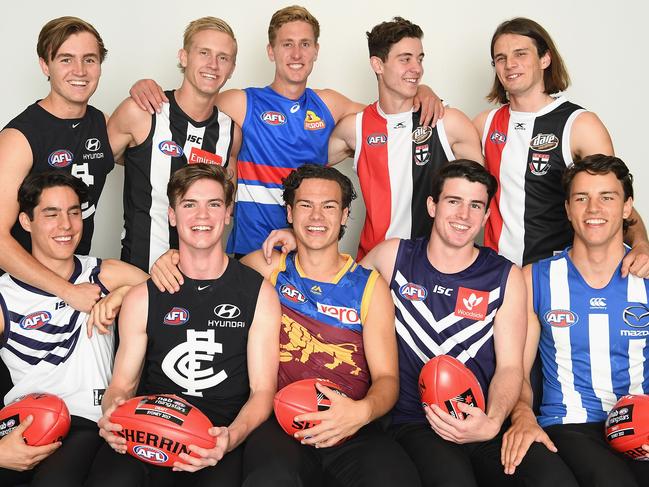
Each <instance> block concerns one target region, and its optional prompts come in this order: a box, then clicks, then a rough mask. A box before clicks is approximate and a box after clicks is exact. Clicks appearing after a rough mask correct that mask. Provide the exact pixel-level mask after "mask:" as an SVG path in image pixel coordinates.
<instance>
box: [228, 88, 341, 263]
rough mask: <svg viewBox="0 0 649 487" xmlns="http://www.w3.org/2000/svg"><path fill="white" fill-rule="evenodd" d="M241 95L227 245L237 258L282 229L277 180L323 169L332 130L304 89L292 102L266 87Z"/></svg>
mask: <svg viewBox="0 0 649 487" xmlns="http://www.w3.org/2000/svg"><path fill="white" fill-rule="evenodd" d="M245 92H246V103H247V108H246V118H245V119H244V122H243V127H242V133H243V142H242V145H241V150H240V151H239V159H238V162H237V173H238V183H237V201H236V204H235V210H234V217H235V218H234V225H233V227H232V233H231V234H230V237H229V239H228V245H227V251H228V252H229V253H237V254H247V253H249V252H252V251H253V250H257V249H259V248H261V244H262V243H263V241H264V240H265V239H266V237H268V234H269V233H270V232H271V231H272V230H275V229H277V228H284V227H286V210H285V208H284V200H283V199H282V179H283V178H285V177H286V176H288V175H289V173H290V172H291V171H292V170H293V169H296V168H298V167H300V166H302V165H304V164H321V165H325V164H326V163H327V156H328V143H329V136H330V135H331V132H332V131H333V129H334V126H335V122H334V119H333V117H332V115H331V113H330V112H329V108H327V105H326V104H325V103H324V102H323V101H322V100H321V99H320V97H319V96H318V95H317V94H316V93H315V92H314V91H313V90H311V89H309V88H307V89H306V90H305V91H304V93H303V94H302V96H301V97H300V98H298V99H297V100H290V99H288V98H286V97H284V96H282V95H280V94H278V93H276V92H275V91H273V90H272V89H271V88H270V87H269V86H267V87H265V88H246V90H245Z"/></svg>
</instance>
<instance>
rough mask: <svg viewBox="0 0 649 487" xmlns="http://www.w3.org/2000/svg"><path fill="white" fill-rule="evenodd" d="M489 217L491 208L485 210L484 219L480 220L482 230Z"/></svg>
mask: <svg viewBox="0 0 649 487" xmlns="http://www.w3.org/2000/svg"><path fill="white" fill-rule="evenodd" d="M489 215H491V207H489V208H487V211H485V214H484V218H483V219H482V228H484V226H485V225H486V224H487V220H488V219H489Z"/></svg>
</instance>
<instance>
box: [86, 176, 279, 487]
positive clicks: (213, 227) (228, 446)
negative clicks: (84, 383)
mask: <svg viewBox="0 0 649 487" xmlns="http://www.w3.org/2000/svg"><path fill="white" fill-rule="evenodd" d="M233 193H234V185H233V184H232V182H231V181H230V180H229V177H228V175H227V173H226V170H225V169H224V168H222V167H220V166H216V165H207V164H202V163H199V164H190V165H187V166H185V167H183V168H182V169H179V170H178V171H176V172H175V173H174V174H173V175H172V177H171V179H170V181H169V186H168V191H167V196H168V198H169V204H170V207H169V221H170V223H171V224H172V225H174V226H175V227H176V228H177V230H178V237H179V244H180V245H179V246H180V248H179V252H180V262H179V268H180V271H181V272H182V273H183V275H184V276H185V280H184V284H183V285H182V286H181V289H180V291H179V292H178V293H175V294H170V293H167V292H161V291H159V290H158V289H157V288H156V287H155V286H154V285H153V284H152V283H151V281H148V282H146V283H142V284H141V285H139V286H136V287H134V288H133V289H132V290H131V291H130V292H129V293H128V294H127V296H126V298H125V299H124V305H123V307H122V313H121V316H120V320H121V322H122V323H126V324H128V326H120V345H119V348H118V350H117V356H116V359H115V368H114V371H113V378H112V380H111V383H110V386H109V387H108V389H107V391H106V394H105V395H104V399H103V402H102V408H103V411H104V415H103V416H102V418H101V419H100V420H99V426H100V434H101V436H102V437H103V438H104V439H105V440H106V442H107V443H106V444H104V445H103V447H102V448H101V449H100V451H99V454H98V455H97V458H96V460H95V463H94V465H93V468H92V471H91V474H90V478H89V480H88V485H91V486H112V487H114V486H115V485H124V486H126V485H128V486H137V485H145V484H146V485H173V484H175V485H196V486H213V485H219V486H232V487H234V486H240V485H241V468H242V467H241V459H242V450H243V446H242V443H243V442H244V441H245V439H246V438H247V436H248V435H249V434H250V432H251V431H252V430H254V429H255V428H256V427H257V426H258V425H259V424H261V423H262V422H263V421H264V420H265V419H266V418H267V417H268V415H269V414H270V412H271V409H272V404H273V396H274V394H275V390H276V385H277V366H278V363H279V350H278V347H277V343H278V340H279V325H280V316H281V313H280V307H279V301H278V299H277V294H276V293H275V291H274V289H273V287H272V286H271V285H270V284H269V283H268V282H266V281H265V280H264V279H263V278H262V277H261V276H260V275H259V274H258V273H256V272H254V271H253V270H251V269H249V268H247V267H245V266H243V265H241V264H240V263H239V262H238V261H236V260H234V259H230V258H228V256H227V255H226V254H225V253H224V252H223V247H222V245H221V237H222V236H223V230H224V228H225V226H226V225H227V224H228V223H229V220H230V212H231V211H232V198H233ZM178 308H181V309H182V310H184V311H185V312H186V313H185V315H186V316H187V318H186V319H185V320H184V321H183V322H181V323H176V322H174V324H173V325H169V324H166V323H165V321H167V320H166V318H165V317H166V316H167V315H168V313H169V312H170V311H173V310H175V309H178ZM237 311H238V315H237V316H236V319H235V320H226V319H224V316H227V317H229V316H232V315H233V314H237ZM161 393H166V394H176V395H178V396H180V397H182V398H184V399H185V400H187V401H189V402H190V403H191V404H192V405H194V406H195V407H197V408H198V409H199V410H200V411H202V412H203V413H204V414H206V415H207V417H208V418H209V419H210V421H211V422H212V424H213V425H214V427H213V428H210V429H209V434H210V435H212V436H214V438H215V440H216V446H215V447H214V448H212V449H203V448H199V447H197V446H196V445H190V446H189V449H190V450H191V451H192V452H193V453H195V454H197V455H198V457H193V456H189V455H188V454H186V453H183V454H181V459H182V461H181V462H175V463H174V467H173V470H172V469H169V468H159V467H156V466H154V465H151V464H149V463H146V462H143V461H140V460H138V459H136V458H134V457H131V456H127V455H120V453H124V452H125V448H126V447H125V441H126V440H125V439H124V438H122V437H120V436H118V435H116V432H118V431H119V430H121V426H120V425H118V424H115V423H112V422H111V413H112V412H113V411H114V409H115V407H116V406H117V405H119V404H122V403H123V402H124V400H126V399H128V398H130V397H133V396H134V395H141V394H161ZM111 448H112V449H111ZM113 450H114V451H113ZM176 471H183V472H195V473H193V474H191V475H190V474H189V473H182V474H179V473H177V472H176Z"/></svg>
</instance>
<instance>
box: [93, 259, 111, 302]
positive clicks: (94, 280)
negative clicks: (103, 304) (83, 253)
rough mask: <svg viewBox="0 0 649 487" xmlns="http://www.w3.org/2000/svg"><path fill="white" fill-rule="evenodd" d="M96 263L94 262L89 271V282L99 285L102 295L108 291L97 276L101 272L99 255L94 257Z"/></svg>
mask: <svg viewBox="0 0 649 487" xmlns="http://www.w3.org/2000/svg"><path fill="white" fill-rule="evenodd" d="M96 259H97V263H96V264H95V268H94V269H93V270H92V272H91V273H90V282H92V283H94V284H97V286H99V289H101V292H102V293H103V295H104V296H106V295H108V294H110V291H109V290H108V288H107V287H106V286H105V285H104V283H103V282H101V279H100V278H99V274H101V262H102V261H101V259H100V258H99V257H97V258H96Z"/></svg>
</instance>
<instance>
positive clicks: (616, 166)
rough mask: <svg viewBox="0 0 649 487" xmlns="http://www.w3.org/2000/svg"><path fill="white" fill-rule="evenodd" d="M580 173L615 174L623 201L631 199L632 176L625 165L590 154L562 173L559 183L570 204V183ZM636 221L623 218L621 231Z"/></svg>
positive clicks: (610, 157)
mask: <svg viewBox="0 0 649 487" xmlns="http://www.w3.org/2000/svg"><path fill="white" fill-rule="evenodd" d="M580 172H587V173H588V174H593V175H597V174H599V175H605V174H608V173H610V172H612V173H613V174H615V177H616V178H617V180H618V181H620V183H621V184H622V190H623V191H624V201H627V200H628V199H629V198H633V175H632V174H631V172H630V171H629V168H628V167H627V165H626V164H625V163H624V161H622V159H620V158H619V157H615V156H605V155H604V154H592V155H590V156H586V157H584V158H583V159H579V160H576V161H575V162H574V163H572V164H571V165H570V167H568V169H567V170H566V172H564V173H563V178H562V180H561V183H562V184H563V191H564V192H565V195H566V201H568V202H570V191H571V189H572V182H573V180H574V179H575V176H577V174H579V173H580ZM635 223H636V221H635V220H634V219H629V218H625V219H624V223H623V229H624V231H625V232H626V230H627V229H628V228H629V227H630V226H631V225H635Z"/></svg>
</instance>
